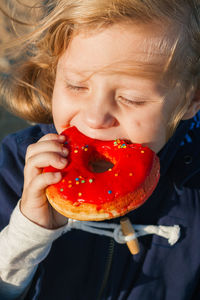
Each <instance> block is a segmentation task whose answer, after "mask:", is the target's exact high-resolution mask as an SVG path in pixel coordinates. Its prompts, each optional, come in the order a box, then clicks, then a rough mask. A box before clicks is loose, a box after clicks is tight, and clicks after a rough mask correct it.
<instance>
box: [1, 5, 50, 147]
mask: <svg viewBox="0 0 200 300" xmlns="http://www.w3.org/2000/svg"><path fill="white" fill-rule="evenodd" d="M34 3H36V1H35V0H31V1H30V0H20V1H18V0H0V5H1V7H2V8H3V9H5V10H6V11H8V8H10V11H12V13H13V11H15V14H14V16H15V17H16V18H19V19H20V20H23V21H26V20H31V18H32V16H31V17H30V6H34ZM37 3H38V1H37ZM41 3H43V4H45V1H42V2H41ZM14 25H16V24H14ZM28 30H31V27H30V26H29V27H28V26H25V27H24V26H20V25H16V31H17V32H18V33H19V34H21V33H22V34H23V32H29V31H28ZM14 36H15V33H14V32H13V29H12V22H11V21H10V20H9V19H8V18H7V17H5V15H4V14H3V13H2V12H1V11H0V47H1V45H3V44H4V43H6V42H8V41H9V40H11V39H13V38H14ZM11 64H12V62H11V61H10V60H9V59H8V57H7V56H6V53H5V54H4V55H3V56H2V55H1V56H0V78H1V77H3V76H8V74H9V70H10V66H11ZM0 95H1V93H0ZM0 97H1V98H0V103H1V100H2V97H3V95H1V96H0ZM28 126H30V124H28V122H26V121H25V120H22V119H19V118H18V117H16V116H14V115H12V114H10V113H9V112H8V111H6V110H5V108H3V107H2V106H1V105H0V142H1V140H2V139H3V138H4V137H5V136H6V135H8V134H9V133H12V132H16V131H17V130H20V129H23V128H25V127H28Z"/></svg>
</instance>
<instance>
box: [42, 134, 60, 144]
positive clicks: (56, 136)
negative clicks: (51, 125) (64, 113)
mask: <svg viewBox="0 0 200 300" xmlns="http://www.w3.org/2000/svg"><path fill="white" fill-rule="evenodd" d="M65 139H66V137H65V136H64V135H59V134H56V133H48V134H46V135H44V136H42V137H41V138H40V139H39V140H38V142H41V141H49V140H55V141H64V140H65Z"/></svg>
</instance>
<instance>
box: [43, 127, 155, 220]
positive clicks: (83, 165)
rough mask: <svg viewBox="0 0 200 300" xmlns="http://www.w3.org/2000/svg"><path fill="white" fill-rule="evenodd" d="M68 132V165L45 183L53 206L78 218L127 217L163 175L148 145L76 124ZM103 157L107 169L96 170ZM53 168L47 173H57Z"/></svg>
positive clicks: (69, 216) (148, 194)
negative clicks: (101, 136) (105, 137)
mask: <svg viewBox="0 0 200 300" xmlns="http://www.w3.org/2000/svg"><path fill="white" fill-rule="evenodd" d="M61 134H62V135H64V136H65V137H66V142H65V143H64V145H63V146H64V147H66V148H68V150H69V155H68V165H67V166H66V167H65V168H64V169H62V170H61V173H62V179H61V180H60V182H58V183H56V184H52V185H49V186H48V187H47V188H46V196H47V199H48V201H49V203H50V204H51V205H52V207H53V208H54V209H55V210H57V211H58V212H59V213H61V214H62V215H64V216H66V217H68V218H72V219H75V220H82V221H101V220H105V219H112V218H116V217H119V216H123V215H125V214H126V213H128V212H130V211H132V210H134V209H136V208H138V207H139V206H141V205H142V204H143V203H144V202H145V201H146V200H147V199H148V198H149V196H150V195H151V194H152V193H153V191H154V189H155V187H156V185H157V183H158V181H159V177H160V163H159V158H158V156H157V155H156V154H155V153H154V152H153V151H152V150H151V149H149V148H148V147H144V146H142V145H141V144H134V143H130V142H129V141H127V140H120V139H118V140H113V141H102V140H97V139H93V138H90V137H87V136H85V135H84V134H82V133H81V132H79V131H78V129H77V128H76V127H75V126H73V127H69V128H68V129H66V130H64V131H63V132H62V133H61ZM102 162H104V164H106V166H107V167H106V168H105V166H104V168H103V170H99V169H95V167H94V166H95V164H96V165H97V166H98V164H99V165H101V163H102ZM56 171H59V172H60V169H56V168H54V167H51V166H49V167H46V168H44V172H56Z"/></svg>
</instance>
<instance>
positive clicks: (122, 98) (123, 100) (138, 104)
mask: <svg viewBox="0 0 200 300" xmlns="http://www.w3.org/2000/svg"><path fill="white" fill-rule="evenodd" d="M119 100H120V101H121V102H124V103H126V104H128V105H136V106H142V105H144V104H146V101H142V100H140V99H137V100H136V99H132V100H130V99H127V98H125V97H122V96H119Z"/></svg>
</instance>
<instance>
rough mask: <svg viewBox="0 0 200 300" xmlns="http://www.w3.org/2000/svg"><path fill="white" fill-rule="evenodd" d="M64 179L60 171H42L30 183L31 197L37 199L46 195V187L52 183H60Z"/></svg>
mask: <svg viewBox="0 0 200 300" xmlns="http://www.w3.org/2000/svg"><path fill="white" fill-rule="evenodd" d="M61 179H62V175H61V173H60V172H56V173H51V172H49V173H42V174H40V175H39V176H37V177H35V178H34V180H33V181H32V182H31V183H30V184H29V187H28V193H29V194H30V195H31V199H37V198H41V197H42V196H44V193H45V189H46V188H47V186H48V185H50V184H55V183H58V182H59V181H60V180H61Z"/></svg>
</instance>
